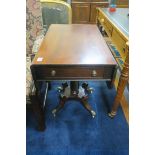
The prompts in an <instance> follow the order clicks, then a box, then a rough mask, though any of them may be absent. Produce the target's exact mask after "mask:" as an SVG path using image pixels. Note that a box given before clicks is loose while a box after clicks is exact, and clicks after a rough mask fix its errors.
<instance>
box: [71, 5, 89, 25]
mask: <svg viewBox="0 0 155 155" xmlns="http://www.w3.org/2000/svg"><path fill="white" fill-rule="evenodd" d="M89 16H90V3H81V4H79V3H72V21H73V23H74V24H79V23H82V24H84V23H89Z"/></svg>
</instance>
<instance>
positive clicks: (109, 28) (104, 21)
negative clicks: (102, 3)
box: [98, 11, 113, 37]
mask: <svg viewBox="0 0 155 155" xmlns="http://www.w3.org/2000/svg"><path fill="white" fill-rule="evenodd" d="M98 20H99V22H100V24H101V25H102V26H103V27H104V29H105V31H106V32H107V34H108V36H109V37H111V36H112V31H113V27H112V25H111V24H110V22H109V21H108V20H107V19H106V18H105V17H104V15H103V14H102V13H101V12H100V11H99V14H98Z"/></svg>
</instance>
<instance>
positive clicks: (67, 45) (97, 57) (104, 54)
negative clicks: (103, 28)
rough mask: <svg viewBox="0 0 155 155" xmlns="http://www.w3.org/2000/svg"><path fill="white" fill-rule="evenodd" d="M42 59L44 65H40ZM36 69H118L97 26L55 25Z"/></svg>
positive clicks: (44, 45) (47, 35)
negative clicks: (68, 67)
mask: <svg viewBox="0 0 155 155" xmlns="http://www.w3.org/2000/svg"><path fill="white" fill-rule="evenodd" d="M38 58H42V59H43V60H42V61H40V62H39V61H37V59H38ZM32 64H33V65H35V64H40V65H45V64H46V65H47V64H53V65H89V64H91V65H105V64H106V65H116V62H115V60H114V58H113V56H112V54H111V52H110V50H109V48H108V46H107V44H106V42H105V40H104V39H103V37H102V35H101V34H100V32H99V30H98V28H97V26H96V25H89V24H86V25H85V24H72V25H67V24H61V25H59V24H54V25H51V26H50V28H49V30H48V32H47V34H46V36H45V38H44V40H43V42H42V45H41V47H40V49H39V51H38V53H37V55H36V56H35V58H34V60H33V63H32Z"/></svg>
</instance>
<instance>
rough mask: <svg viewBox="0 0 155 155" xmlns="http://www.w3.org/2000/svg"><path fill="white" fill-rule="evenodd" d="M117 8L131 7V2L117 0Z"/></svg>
mask: <svg viewBox="0 0 155 155" xmlns="http://www.w3.org/2000/svg"><path fill="white" fill-rule="evenodd" d="M116 5H117V7H129V0H117V1H116Z"/></svg>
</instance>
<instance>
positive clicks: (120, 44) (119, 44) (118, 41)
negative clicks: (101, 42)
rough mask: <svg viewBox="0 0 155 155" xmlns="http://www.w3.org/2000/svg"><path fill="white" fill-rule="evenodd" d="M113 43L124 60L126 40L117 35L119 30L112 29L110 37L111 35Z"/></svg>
mask: <svg viewBox="0 0 155 155" xmlns="http://www.w3.org/2000/svg"><path fill="white" fill-rule="evenodd" d="M111 39H112V41H113V43H114V44H115V45H116V48H117V49H118V51H119V52H120V54H121V57H122V58H123V60H125V57H126V50H125V49H126V41H125V40H124V39H123V38H122V37H121V36H120V35H119V32H118V31H117V30H115V29H113V32H112V37H111Z"/></svg>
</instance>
